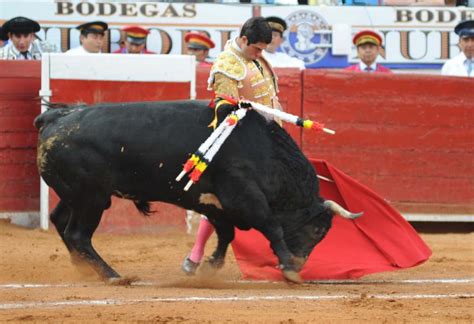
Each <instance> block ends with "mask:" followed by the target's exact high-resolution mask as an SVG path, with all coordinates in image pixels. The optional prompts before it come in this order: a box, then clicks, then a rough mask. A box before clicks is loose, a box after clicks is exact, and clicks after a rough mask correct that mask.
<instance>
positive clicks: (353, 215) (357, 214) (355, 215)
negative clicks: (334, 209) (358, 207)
mask: <svg viewBox="0 0 474 324" xmlns="http://www.w3.org/2000/svg"><path fill="white" fill-rule="evenodd" d="M362 215H364V212H360V213H352V215H351V218H352V219H356V218H359V217H360V216H362Z"/></svg>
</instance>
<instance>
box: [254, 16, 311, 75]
mask: <svg viewBox="0 0 474 324" xmlns="http://www.w3.org/2000/svg"><path fill="white" fill-rule="evenodd" d="M265 19H266V20H267V22H268V24H269V25H270V27H271V28H272V42H271V43H270V44H268V46H267V48H266V49H265V50H264V51H263V56H264V57H265V59H266V60H267V61H268V62H270V64H271V65H272V66H273V67H296V68H299V69H300V70H304V68H305V66H304V62H303V61H301V60H299V59H297V58H296V57H291V56H289V55H288V54H286V53H283V52H277V50H278V48H279V47H280V45H281V43H283V32H284V31H285V30H286V28H287V26H286V22H285V21H284V20H283V19H281V18H279V17H267V18H265Z"/></svg>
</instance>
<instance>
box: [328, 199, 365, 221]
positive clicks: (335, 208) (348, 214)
mask: <svg viewBox="0 0 474 324" xmlns="http://www.w3.org/2000/svg"><path fill="white" fill-rule="evenodd" d="M324 206H325V207H327V208H329V209H330V210H332V211H333V212H334V213H336V214H338V215H341V216H342V217H344V218H348V219H356V218H359V217H360V216H362V215H363V214H364V212H360V213H351V212H350V211H348V210H346V209H345V208H344V207H342V206H341V205H339V204H338V203H337V202H335V201H332V200H325V201H324Z"/></svg>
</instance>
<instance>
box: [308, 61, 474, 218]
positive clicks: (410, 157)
mask: <svg viewBox="0 0 474 324" xmlns="http://www.w3.org/2000/svg"><path fill="white" fill-rule="evenodd" d="M303 84H304V85H305V86H304V90H303V91H304V93H303V98H304V99H303V111H304V114H305V115H306V116H308V117H309V118H312V119H315V120H321V121H322V122H324V123H326V125H327V126H328V127H329V128H333V129H335V130H337V134H336V135H335V136H327V135H316V136H315V135H314V134H313V133H311V132H303V143H302V146H303V151H304V152H305V154H306V155H307V156H311V157H317V158H320V159H325V160H328V161H330V162H331V163H332V164H333V165H334V166H336V167H337V168H339V169H340V170H343V171H344V172H346V173H347V174H349V175H350V176H352V177H354V178H355V179H357V180H359V181H360V182H362V183H364V184H366V185H367V186H369V187H370V188H372V189H374V190H375V191H376V192H378V193H379V194H381V195H382V196H383V197H385V198H386V199H388V200H390V201H392V202H393V203H395V205H396V206H397V207H398V208H399V209H401V210H405V211H424V212H439V211H440V210H441V209H445V210H447V211H451V212H452V211H457V212H462V213H472V212H474V209H473V204H474V185H473V184H474V183H473V182H474V164H473V161H474V160H473V152H474V128H473V121H474V120H473V119H474V118H473V117H474V91H472V88H473V85H474V83H473V80H472V79H471V80H469V79H467V78H453V77H442V76H426V75H412V74H411V75H406V74H405V75H401V74H395V75H391V74H370V75H369V74H364V73H353V72H346V71H324V70H319V71H318V70H308V71H305V73H304V78H303ZM470 89H471V90H470Z"/></svg>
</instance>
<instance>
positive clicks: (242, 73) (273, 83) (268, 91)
mask: <svg viewBox="0 0 474 324" xmlns="http://www.w3.org/2000/svg"><path fill="white" fill-rule="evenodd" d="M232 42H233V41H229V42H228V43H227V44H226V47H225V49H224V51H223V52H222V53H220V54H219V56H218V57H217V59H216V61H215V62H214V64H213V66H212V68H211V73H210V76H209V80H208V87H209V89H210V90H214V92H215V93H216V95H219V94H223V95H227V96H232V97H234V98H236V99H240V98H244V99H248V100H251V101H254V102H258V103H260V104H263V105H265V106H268V107H273V108H278V109H280V104H279V103H278V97H277V92H278V86H277V77H276V74H275V72H274V71H273V69H272V67H271V65H270V64H269V63H268V62H267V61H266V60H265V59H264V58H259V59H258V60H256V61H257V63H258V65H259V66H260V69H261V70H260V69H259V66H258V65H257V64H256V63H255V62H254V61H253V60H249V59H247V58H245V57H244V56H243V54H242V53H241V52H240V51H239V50H238V49H237V48H235V45H233V44H232Z"/></svg>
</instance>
